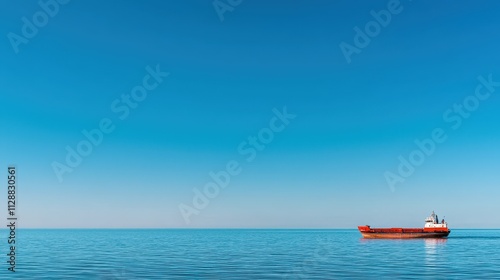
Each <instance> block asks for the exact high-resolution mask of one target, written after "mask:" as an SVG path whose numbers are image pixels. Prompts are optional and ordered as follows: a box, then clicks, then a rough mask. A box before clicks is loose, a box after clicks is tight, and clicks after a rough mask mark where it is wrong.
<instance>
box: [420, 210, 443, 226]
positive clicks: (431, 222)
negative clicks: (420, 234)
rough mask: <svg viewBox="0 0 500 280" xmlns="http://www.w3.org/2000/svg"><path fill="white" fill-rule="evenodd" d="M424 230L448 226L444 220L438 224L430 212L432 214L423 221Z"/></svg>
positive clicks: (437, 219)
mask: <svg viewBox="0 0 500 280" xmlns="http://www.w3.org/2000/svg"><path fill="white" fill-rule="evenodd" d="M424 228H448V224H447V223H446V222H445V221H444V219H443V220H442V221H441V223H439V218H438V216H437V215H436V214H435V213H434V211H432V214H431V215H430V216H429V217H427V218H426V219H425V225H424Z"/></svg>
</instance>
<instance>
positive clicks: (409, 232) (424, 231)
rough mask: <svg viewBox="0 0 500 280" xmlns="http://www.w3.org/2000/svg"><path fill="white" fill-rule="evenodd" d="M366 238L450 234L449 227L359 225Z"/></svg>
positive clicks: (423, 236)
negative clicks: (372, 226)
mask: <svg viewBox="0 0 500 280" xmlns="http://www.w3.org/2000/svg"><path fill="white" fill-rule="evenodd" d="M358 229H359V232H360V233H361V235H363V237H364V238H444V237H447V236H448V235H449V234H450V230H449V229H448V228H440V229H428V228H370V227H369V226H359V227H358Z"/></svg>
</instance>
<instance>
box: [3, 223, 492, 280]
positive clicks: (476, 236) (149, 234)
mask: <svg viewBox="0 0 500 280" xmlns="http://www.w3.org/2000/svg"><path fill="white" fill-rule="evenodd" d="M0 233H1V234H2V235H3V236H7V232H6V231H4V230H2V231H0ZM0 244H3V245H0V252H2V254H1V255H2V256H3V257H1V258H2V259H3V260H2V261H1V271H0V279H500V230H452V233H451V234H450V236H449V238H448V239H415V240H380V239H379V240H367V239H362V238H361V235H360V234H359V233H358V231H357V230H250V229H245V230H241V229H235V230H232V229H231V230H222V229H213V230H212V229H207V230H205V229H200V230H184V229H168V230H166V229H165V230H163V229H158V230H156V229H144V230H132V229H130V230H122V229H117V230H90V229H88V230H35V229H32V230H28V229H24V230H23V229H21V230H18V232H17V241H16V248H17V255H16V257H17V259H16V261H17V263H16V272H15V273H12V272H9V271H8V270H7V267H8V266H7V263H6V261H7V256H6V253H7V252H8V251H7V250H8V244H7V241H6V239H5V242H1V243H0Z"/></svg>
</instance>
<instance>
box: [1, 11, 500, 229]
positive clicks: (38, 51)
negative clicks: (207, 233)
mask: <svg viewBox="0 0 500 280" xmlns="http://www.w3.org/2000/svg"><path fill="white" fill-rule="evenodd" d="M61 2H62V1H61ZM222 2H223V3H227V2H226V1H222ZM388 3H391V1H357V2H355V3H354V2H351V1H313V2H311V1H273V2H269V1H243V2H241V4H239V5H237V6H235V7H233V9H232V11H227V12H225V13H224V14H223V16H224V19H223V21H221V20H220V18H219V16H218V14H217V12H216V9H215V8H214V5H213V2H212V1H143V2H138V1H121V2H117V1H110V2H106V3H101V2H99V1H84V2H82V1H70V2H69V3H67V4H58V7H59V11H58V12H57V13H55V15H54V16H53V17H50V18H48V21H47V23H46V25H45V26H43V27H40V28H38V31H37V32H36V34H35V35H34V36H33V37H32V38H28V39H27V41H28V42H27V43H26V44H24V43H22V44H19V46H18V53H16V52H15V48H14V47H13V46H12V44H11V42H10V41H9V34H10V33H15V34H17V35H19V36H21V35H22V28H23V24H24V23H23V20H22V18H23V17H26V18H27V19H28V20H29V21H33V16H34V15H35V14H36V13H37V12H39V11H43V10H42V7H41V6H40V5H39V4H38V3H36V2H10V3H9V4H7V5H6V8H5V9H2V11H1V12H0V13H1V16H0V21H1V25H0V26H1V33H2V34H4V37H3V38H4V39H3V40H2V41H1V42H2V43H1V44H0V50H1V53H2V64H1V66H0V69H1V75H0V83H1V85H2V88H1V90H0V96H1V99H0V100H1V102H0V109H1V110H0V127H1V129H2V132H1V133H2V134H1V135H2V136H1V137H0V147H1V148H0V163H1V166H4V168H5V169H6V167H7V166H8V165H9V164H15V165H16V166H17V168H18V171H19V190H18V205H19V210H18V214H19V217H20V224H21V226H23V227H294V228H295V227H305V228H353V227H356V226H357V225H358V224H370V225H380V226H399V225H401V226H420V225H422V224H423V219H424V218H425V217H426V216H427V215H428V214H429V213H430V211H432V210H436V211H437V213H438V214H439V215H440V216H446V219H447V220H448V222H449V223H450V226H451V227H462V228H464V227H500V221H499V220H498V219H497V218H496V216H495V214H496V213H498V212H500V206H498V202H497V201H498V197H499V195H500V189H499V188H498V182H499V181H500V175H499V174H500V173H499V172H498V170H499V167H500V164H499V162H498V158H500V157H499V156H500V150H499V148H498V141H499V140H500V132H499V130H498V129H497V127H498V121H499V120H500V112H499V110H498V109H497V108H498V106H499V105H500V96H499V94H500V87H499V88H498V90H497V91H495V92H492V93H491V96H490V97H489V98H487V99H486V100H481V101H480V103H479V105H478V106H477V109H475V110H474V111H473V112H470V117H468V118H464V119H463V122H462V124H461V125H460V127H459V128H458V129H452V128H451V126H452V124H453V123H451V122H447V121H446V120H445V119H444V118H443V113H444V112H446V111H447V110H448V109H450V108H453V106H454V104H460V103H463V101H464V100H466V98H467V97H469V96H471V95H474V93H475V89H476V87H477V86H478V85H479V84H480V82H479V81H478V77H479V76H482V77H485V78H487V77H488V76H489V75H491V77H492V78H491V79H492V80H493V81H500V69H499V67H498V65H500V56H499V55H498V49H499V47H500V41H499V39H498V37H497V36H496V35H495V34H497V32H498V30H499V28H500V19H499V18H498V15H497V14H496V12H495V11H497V9H498V8H500V7H499V5H500V3H498V2H495V1H482V2H480V3H472V2H465V1H459V2H457V1H453V2H452V1H441V2H439V3H434V2H431V1H413V2H411V1H401V2H400V3H399V7H400V9H401V11H400V12H399V13H398V14H392V15H391V20H390V22H389V23H388V24H387V26H385V27H381V28H380V32H379V33H378V34H377V35H376V36H374V37H373V38H371V40H370V43H369V44H368V45H367V46H365V47H363V48H360V52H359V53H357V54H353V55H352V56H351V57H350V58H351V62H350V63H348V62H347V60H346V58H345V57H344V55H343V53H342V51H341V49H340V47H339V45H340V44H341V43H342V42H345V43H348V44H351V45H354V37H355V34H356V32H355V30H354V28H355V27H359V28H361V29H364V28H365V26H366V24H367V23H369V22H370V21H373V20H374V18H373V16H372V15H371V14H370V12H371V11H372V10H373V11H375V12H379V11H381V10H386V9H387V7H388ZM431 3H432V5H431ZM148 66H149V67H151V68H155V67H159V69H161V71H162V72H168V73H169V76H168V77H166V78H164V80H163V81H162V82H161V83H159V85H158V87H156V88H155V89H154V90H151V91H148V93H147V97H146V98H145V99H144V100H143V101H141V102H138V105H137V108H135V109H131V110H130V114H129V115H128V116H127V118H125V119H124V120H120V119H119V117H118V116H119V115H118V114H116V113H115V112H113V110H112V108H111V104H112V103H113V102H114V101H115V100H117V99H118V100H120V98H121V96H122V95H123V94H130V93H131V90H132V89H133V88H134V87H136V86H138V85H142V83H143V78H144V77H145V76H146V75H148V73H149V72H148V71H147V70H146V68H147V67H148ZM284 107H286V109H287V110H288V112H289V113H290V114H293V115H295V116H296V117H295V118H294V119H292V120H290V122H289V124H287V125H286V127H285V128H284V129H283V130H282V131H280V132H276V133H275V134H274V138H273V140H272V141H271V142H270V143H268V144H266V145H265V149H263V150H262V151H259V152H258V153H257V156H256V157H255V159H253V160H252V161H251V162H248V161H246V156H245V155H242V154H241V153H239V152H238V146H239V145H240V143H242V142H244V141H247V139H248V137H249V136H252V135H257V134H258V133H259V132H260V131H261V130H262V129H264V128H266V127H268V126H269V122H270V120H272V118H273V117H274V116H275V113H274V112H273V109H274V108H276V109H277V110H280V111H282V110H283V108H284ZM103 118H109V119H110V120H111V121H112V124H113V125H114V126H115V129H114V131H113V132H111V133H109V134H105V135H104V137H103V140H102V143H101V144H100V145H97V146H95V147H93V150H92V152H91V153H90V155H88V156H86V157H83V160H82V162H81V164H79V165H78V166H77V167H75V168H74V170H73V172H71V173H65V174H64V176H63V180H62V182H60V181H59V180H58V177H57V176H56V174H55V172H54V170H53V163H54V162H60V163H62V164H64V162H65V157H66V153H67V151H66V147H67V146H70V147H73V148H74V149H76V146H77V145H78V143H79V142H80V141H82V140H85V138H84V136H83V135H82V130H92V129H95V128H98V127H99V122H100V121H101V120H102V119H103ZM435 128H442V129H443V131H445V133H446V136H447V140H446V141H445V142H444V143H441V144H437V145H436V148H435V151H434V152H433V153H432V154H431V155H429V156H427V157H426V158H425V161H424V163H423V164H421V165H420V166H418V167H416V168H415V171H414V172H413V174H412V175H411V176H409V177H408V178H405V181H404V182H403V183H399V184H397V185H396V186H395V191H391V188H390V187H389V185H388V183H387V182H386V178H385V177H384V174H385V172H387V171H389V172H393V173H395V172H397V168H398V165H399V164H400V161H399V160H398V157H399V156H400V155H402V156H403V157H406V158H407V157H408V156H409V154H410V153H411V152H412V151H414V150H415V149H417V146H416V145H415V143H414V141H415V140H416V139H425V138H429V137H431V133H432V131H433V130H434V129H435ZM231 160H235V161H237V162H238V163H240V167H241V173H240V174H238V175H236V176H234V177H232V178H231V182H230V184H229V185H228V186H227V187H225V188H223V189H221V190H220V192H219V194H218V195H217V196H216V197H215V198H213V199H210V203H209V205H208V206H207V207H206V208H204V209H201V210H200V211H199V213H198V214H197V215H195V214H193V215H191V216H190V217H191V218H190V223H189V224H187V223H186V222H185V220H184V219H183V216H182V214H181V212H180V210H179V205H181V204H185V205H191V206H192V200H193V196H194V193H193V189H195V188H197V189H200V190H202V189H203V187H204V186H205V185H206V184H207V183H208V182H211V180H212V179H211V177H210V176H209V172H211V171H214V172H217V171H220V170H223V169H225V168H226V164H227V163H228V162H229V161H231ZM5 200H6V199H4V201H5ZM0 205H4V206H5V204H4V202H2V203H0Z"/></svg>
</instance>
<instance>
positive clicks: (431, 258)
mask: <svg viewBox="0 0 500 280" xmlns="http://www.w3.org/2000/svg"><path fill="white" fill-rule="evenodd" d="M447 241H448V239H447V238H425V239H424V247H425V266H426V267H427V268H431V269H432V268H435V267H436V265H437V264H438V263H440V261H439V259H438V257H439V254H438V251H439V247H442V246H444V245H445V244H446V242H447Z"/></svg>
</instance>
